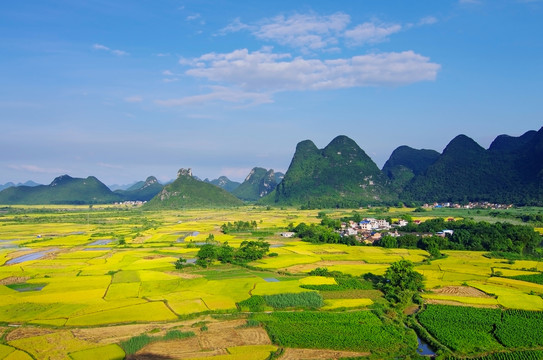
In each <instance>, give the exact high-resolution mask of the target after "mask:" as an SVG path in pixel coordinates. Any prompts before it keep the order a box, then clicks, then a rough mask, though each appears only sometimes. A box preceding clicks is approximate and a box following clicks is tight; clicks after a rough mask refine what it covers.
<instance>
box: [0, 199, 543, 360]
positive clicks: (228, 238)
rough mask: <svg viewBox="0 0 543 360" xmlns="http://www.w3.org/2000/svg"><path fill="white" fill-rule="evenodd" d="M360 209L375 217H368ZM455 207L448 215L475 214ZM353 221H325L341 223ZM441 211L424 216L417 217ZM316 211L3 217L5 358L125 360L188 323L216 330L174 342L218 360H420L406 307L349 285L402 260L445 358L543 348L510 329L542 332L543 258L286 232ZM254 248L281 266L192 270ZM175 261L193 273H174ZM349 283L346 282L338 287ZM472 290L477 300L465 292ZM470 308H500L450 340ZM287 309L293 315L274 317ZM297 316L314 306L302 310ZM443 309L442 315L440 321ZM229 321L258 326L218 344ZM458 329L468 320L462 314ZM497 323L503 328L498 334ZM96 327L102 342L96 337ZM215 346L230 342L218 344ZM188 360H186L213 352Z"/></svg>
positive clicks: (47, 210)
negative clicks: (134, 349) (257, 244)
mask: <svg viewBox="0 0 543 360" xmlns="http://www.w3.org/2000/svg"><path fill="white" fill-rule="evenodd" d="M385 210H386V211H385ZM413 210H414V209H409V208H402V209H395V208H390V209H383V211H384V212H383V216H391V217H393V218H399V217H400V216H402V215H403V214H410V213H411V212H412V211H413ZM356 211H357V212H359V213H360V214H361V215H362V216H372V217H374V216H376V213H375V212H374V211H373V210H371V209H370V210H368V209H358V210H356ZM455 211H456V212H455V213H454V214H453V215H451V216H454V217H456V218H463V217H466V216H467V213H464V215H466V216H462V215H461V214H463V212H462V211H460V210H455ZM352 213H353V211H352V210H341V209H337V210H333V211H332V210H330V211H327V215H328V216H330V217H334V218H336V219H339V218H341V217H344V216H351V215H352ZM444 214H445V213H444V212H438V211H428V213H426V214H423V215H424V216H423V217H421V218H424V219H426V218H428V219H429V218H431V217H433V216H436V215H439V216H444V217H446V216H447V215H444ZM318 215H319V211H317V210H303V211H302V210H296V209H267V208H263V207H257V206H246V207H242V208H239V209H232V210H224V209H223V210H210V209H194V210H168V211H141V210H140V209H138V208H124V207H115V206H95V207H93V208H92V209H89V207H88V206H69V207H65V206H62V207H61V206H43V207H41V206H29V207H10V208H7V210H6V211H5V212H3V213H1V214H0V229H1V230H0V239H1V240H2V242H0V245H2V247H0V264H1V265H0V360H3V359H17V358H20V359H31V358H34V359H42V358H43V359H45V358H47V356H46V355H44V354H46V353H48V354H49V353H50V354H53V356H51V357H50V358H55V359H56V358H58V359H64V358H67V359H69V358H72V359H85V358H103V359H121V358H123V357H124V353H123V352H122V350H121V348H120V347H119V344H120V343H121V342H122V341H124V340H126V339H127V338H129V337H131V336H136V335H144V334H151V335H152V334H153V331H158V332H160V335H161V336H162V334H163V333H165V332H167V331H169V330H171V329H172V328H181V327H189V326H191V323H190V322H192V323H198V322H203V324H207V322H209V321H212V324H215V323H216V324H218V325H216V326H219V328H217V329H216V330H214V328H213V326H214V325H210V326H209V330H206V329H203V330H200V329H201V328H204V326H203V325H200V326H198V327H196V328H194V331H195V332H196V337H195V338H193V339H183V340H180V339H178V340H171V341H172V346H174V347H175V348H176V349H177V347H186V348H187V349H189V348H191V347H194V346H195V344H196V343H202V344H207V345H206V346H208V348H217V349H221V350H220V351H217V353H214V354H206V358H208V359H211V360H212V359H253V358H254V359H266V358H268V357H269V356H270V353H271V352H272V351H276V350H278V349H280V348H281V349H286V348H289V347H296V348H300V347H306V348H322V349H332V350H334V351H339V350H352V351H361V352H364V353H366V352H369V353H371V354H372V356H374V355H375V356H376V357H377V358H379V357H381V358H383V357H384V358H387V357H388V356H391V357H397V358H403V357H404V356H411V357H413V356H414V354H415V351H416V350H415V349H416V335H415V332H414V331H413V330H411V329H409V328H406V327H404V323H405V322H406V316H407V315H406V314H407V313H408V312H406V313H405V314H404V312H403V308H402V306H404V305H405V304H394V303H392V302H391V300H390V298H388V297H386V296H385V294H384V293H383V292H382V291H381V290H379V289H380V287H379V286H380V285H378V284H377V283H375V284H373V283H371V282H370V280H367V281H363V280H362V283H363V286H362V285H360V283H359V285H360V286H359V287H349V286H347V285H345V284H352V283H353V282H352V281H357V280H353V279H362V277H367V279H372V278H373V279H379V278H380V277H382V276H383V275H384V274H385V273H386V272H387V269H388V268H389V266H390V264H391V263H394V262H397V261H399V260H409V261H411V262H413V263H414V269H415V271H417V272H418V273H420V274H422V275H423V283H424V286H425V288H426V289H425V291H424V292H423V293H421V297H420V301H421V302H422V303H424V302H426V303H427V304H428V305H427V306H428V308H427V309H426V310H423V311H421V312H419V315H417V319H418V320H419V322H420V324H421V325H422V327H424V328H425V329H426V331H428V333H429V334H430V336H433V337H435V339H437V340H436V341H438V342H439V343H440V344H442V345H444V346H445V347H448V348H449V350H451V351H452V354H448V356H453V355H454V356H465V355H466V356H467V355H470V356H472V355H477V354H479V355H481V356H482V354H483V353H486V352H500V353H502V352H503V353H504V354H507V355H504V356H513V355H510V354H512V351H513V350H515V349H523V350H526V349H540V348H541V347H543V344H541V343H540V342H538V341H539V340H538V337H537V336H530V335H529V334H525V335H522V334H523V333H521V332H516V330H515V329H516V328H515V326H518V324H519V323H523V321H524V320H522V319H523V318H522V319H521V318H520V317H519V316H520V315H518V316H517V315H511V314H522V316H525V317H527V318H528V317H529V318H530V319H532V320H530V321H531V323H533V324H539V325H537V326H536V325H533V326H534V329H535V328H536V327H537V331H540V326H541V325H540V320H541V318H540V317H538V316H539V315H537V314H541V311H543V298H542V295H543V285H541V283H538V281H539V278H540V275H541V273H542V272H543V262H541V261H537V259H531V258H528V259H523V260H515V261H508V260H505V259H499V258H491V257H488V256H487V254H486V252H482V251H459V250H443V251H441V252H442V253H443V254H444V255H445V256H444V257H443V258H440V259H429V253H428V252H427V251H425V250H421V249H388V248H382V247H378V246H347V245H344V244H329V243H309V242H304V241H301V240H300V239H299V238H296V237H291V238H285V237H282V236H281V233H282V232H284V231H286V230H287V227H288V226H289V224H290V223H292V224H293V225H297V224H299V223H301V222H304V223H306V224H318V223H319V222H320V219H319V218H318ZM471 215H476V214H473V213H472V214H471ZM483 215H484V214H483ZM485 216H487V215H485ZM236 221H255V222H256V224H257V228H256V229H254V230H253V231H241V232H231V233H228V234H224V233H223V232H222V231H221V225H222V224H224V223H227V222H231V223H234V222H236ZM515 221H516V220H515ZM210 235H213V236H212V237H210ZM210 238H211V240H209V239H210ZM256 240H263V241H266V242H268V243H269V244H270V245H271V247H270V249H269V253H274V255H275V256H264V257H263V258H262V259H257V260H254V261H250V262H248V263H244V264H224V263H220V262H219V261H217V260H215V261H213V262H211V263H210V264H209V266H208V267H207V268H202V267H200V266H196V265H194V264H193V263H194V262H195V260H196V258H197V256H198V252H199V250H200V248H201V246H202V245H203V244H206V242H207V243H213V244H216V245H219V246H220V245H223V244H224V243H225V242H228V245H230V246H231V247H232V248H233V249H238V248H239V247H240V246H241V245H242V242H244V241H256ZM6 244H7V246H5V245H6ZM180 257H182V258H184V259H185V260H187V264H186V266H184V267H183V268H181V269H176V266H175V263H176V261H177V260H178V259H179V258H180ZM318 269H327V271H328V272H330V273H335V274H336V275H335V277H334V276H329V275H326V274H322V273H318V271H317V270H318ZM312 271H317V273H311V272H312ZM340 273H341V274H342V275H341V276H343V277H338V276H339V275H337V274H340ZM349 276H351V277H349ZM463 288H465V289H468V288H469V289H471V291H479V293H478V294H476V293H473V294H472V293H469V292H468V293H466V294H463V293H462V291H461V290H462V289H463ZM476 289H478V290H476ZM441 290H444V291H441ZM302 293H303V294H302ZM300 294H301V295H300ZM306 294H307V295H306ZM314 295H315V296H319V299H320V300H319V301H320V303H319V305H318V306H317V305H307V304H309V303H308V302H306V301H305V299H306V298H310V297H312V296H314ZM259 296H260V297H262V298H267V299H268V300H269V301H270V304H266V305H265V310H268V311H275V312H272V313H271V314H263V313H259V314H258V315H251V314H247V313H246V310H247V307H243V308H241V307H240V306H239V304H240V303H243V302H244V301H247V300H248V299H254V298H258V297H259ZM278 299H280V300H278ZM274 301H276V302H274ZM406 301H408V302H411V299H409V300H406ZM283 303H285V304H287V305H284V306H285V307H283V305H281V304H283ZM311 304H313V303H311ZM432 304H456V305H464V306H466V305H467V306H468V307H456V306H448V307H446V308H447V309H448V310H446V311H443V310H435V309H440V307H439V306H441V305H432ZM471 306H473V308H472V307H471ZM475 307H494V308H498V309H483V310H488V311H501V313H499V314H502V315H501V316H500V321H498V320H496V319H494V318H493V316H494V315H492V314H494V313H493V312H490V313H489V314H491V315H488V316H486V315H485V316H483V318H484V319H482V320H481V323H480V324H479V322H477V321H474V319H477V316H479V315H476V314H478V313H476V312H474V313H469V314H468V315H465V314H464V315H463V316H464V318H468V319H470V320H473V321H472V323H471V324H472V325H471V326H470V325H469V324H464V325H462V326H464V327H460V328H459V329H456V330H454V329H453V328H451V327H449V329H448V330H447V331H448V332H446V331H445V330H444V328H445V327H444V326H443V325H442V322H440V321H442V320H439V319H447V318H448V317H454V316H457V315H455V314H457V312H459V313H461V312H462V311H470V310H473V311H480V309H477V308H475ZM282 308H285V309H287V310H288V312H278V311H279V310H280V309H282ZM302 308H306V310H307V309H309V308H311V309H313V310H314V309H319V310H318V311H305V312H300V311H298V310H300V309H302ZM459 309H460V310H459ZM462 309H469V310H462ZM504 310H512V311H513V312H508V311H504ZM528 310H529V311H532V312H529V311H528ZM436 311H437V312H438V313H439V314H438V315H436V316H434V320H431V315H432V313H433V312H436ZM515 311H516V312H515ZM533 311H535V312H533ZM533 314H536V315H533ZM229 316H231V317H232V318H234V319H239V318H240V317H241V319H246V318H247V317H251V316H252V317H251V319H253V320H254V321H255V324H257V325H256V326H254V327H247V328H245V327H240V328H236V330H235V331H238V332H239V334H237V335H236V334H233V333H232V334H230V335H231V336H230V335H229V336H226V335H224V336H223V335H220V334H221V333H222V331H224V330H223V329H222V328H220V326H223V325H224V324H226V323H228V321H226V320H224V319H229V321H230V320H231V319H230V318H228V317H229ZM515 316H517V317H515ZM221 317H224V319H223V318H221ZM436 319H437V320H436ZM493 319H494V320H493ZM519 319H520V320H519ZM449 320H450V321H451V322H458V323H459V324H462V322H461V321H460V320H456V318H454V319H453V318H451V319H449ZM236 321H240V320H236ZM485 321H486V322H485ZM488 322H489V323H491V324H494V325H496V326H495V328H491V329H490V330H489V329H488V327H487V325H488V324H487V323H488ZM221 324H223V325H221ZM240 324H241V323H240ZM240 324H238V325H236V326H241V325H240ZM258 324H259V325H258ZM8 325H9V326H8ZM191 329H192V328H191ZM93 331H96V333H97V334H98V335H93V336H91V335H89V334H90V333H92V332H93ZM183 331H185V330H183ZM228 331H234V330H228ZM266 331H267V333H266ZM455 331H456V332H455ZM110 333H111V334H110ZM82 334H86V335H82ZM534 334H536V333H535V332H534ZM537 334H539V333H537ZM104 337H106V338H107V340H104ZM218 339H223V340H221V341H223V342H224V344H222V343H221V344H220V345H213V344H214V343H213V341H218ZM240 339H241V340H240ZM257 339H258V340H257ZM523 339H525V342H522V341H523ZM227 340H228V341H230V342H228V341H227ZM234 340H235V341H234ZM242 340H243V341H242ZM236 341H237V342H236ZM270 343H272V344H273V345H270ZM183 349H185V348H183ZM172 351H173V350H172ZM175 351H180V352H182V351H188V350H175ZM281 351H282V350H281ZM526 354H527V353H526ZM211 355H214V356H211ZM191 356H192V357H186V358H194V359H196V358H198V356H204V355H202V354H200V355H198V354H193V355H191ZM519 356H520V355H519ZM279 358H280V357H279Z"/></svg>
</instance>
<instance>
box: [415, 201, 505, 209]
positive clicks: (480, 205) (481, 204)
mask: <svg viewBox="0 0 543 360" xmlns="http://www.w3.org/2000/svg"><path fill="white" fill-rule="evenodd" d="M422 207H423V208H425V209H432V208H435V209H439V208H453V209H510V208H512V207H513V205H511V204H509V205H508V204H496V203H490V202H488V201H482V202H469V203H467V204H464V205H461V204H456V203H449V202H446V203H433V204H424V205H423V206H422Z"/></svg>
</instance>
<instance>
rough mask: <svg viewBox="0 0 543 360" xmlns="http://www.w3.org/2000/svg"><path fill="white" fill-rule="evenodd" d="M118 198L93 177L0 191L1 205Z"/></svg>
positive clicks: (65, 178)
mask: <svg viewBox="0 0 543 360" xmlns="http://www.w3.org/2000/svg"><path fill="white" fill-rule="evenodd" d="M119 199H120V197H119V195H117V194H114V193H113V192H112V191H111V190H109V188H108V187H107V186H106V185H104V184H103V183H102V182H100V181H99V180H98V179H97V178H95V177H94V176H89V177H87V178H86V179H80V178H72V177H70V176H68V175H62V176H59V177H57V178H55V179H54V180H53V182H51V184H49V185H39V186H34V187H29V186H17V187H11V188H8V189H5V190H3V191H0V203H1V204H25V205H36V204H101V203H112V202H115V201H119Z"/></svg>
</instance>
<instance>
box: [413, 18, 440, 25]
mask: <svg viewBox="0 0 543 360" xmlns="http://www.w3.org/2000/svg"><path fill="white" fill-rule="evenodd" d="M437 22H438V20H437V18H436V17H435V16H426V17H423V18H422V19H420V20H419V22H418V24H417V25H419V26H423V25H433V24H435V23H437Z"/></svg>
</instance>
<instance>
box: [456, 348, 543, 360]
mask: <svg viewBox="0 0 543 360" xmlns="http://www.w3.org/2000/svg"><path fill="white" fill-rule="evenodd" d="M463 359H467V358H459V357H452V356H451V357H448V358H447V360H463ZM542 359H543V351H541V350H526V351H515V352H507V353H506V352H499V353H494V354H490V355H486V356H479V357H470V358H469V360H542Z"/></svg>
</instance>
